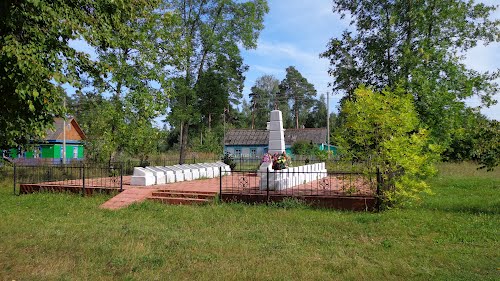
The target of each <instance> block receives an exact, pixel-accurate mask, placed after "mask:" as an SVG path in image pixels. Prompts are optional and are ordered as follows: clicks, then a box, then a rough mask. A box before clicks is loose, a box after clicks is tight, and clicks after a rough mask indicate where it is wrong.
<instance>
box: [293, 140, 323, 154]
mask: <svg viewBox="0 0 500 281" xmlns="http://www.w3.org/2000/svg"><path fill="white" fill-rule="evenodd" d="M315 149H317V147H316V145H314V144H313V143H312V142H308V141H296V142H295V143H294V144H293V145H292V153H293V154H294V155H312V154H313V153H314V152H315Z"/></svg>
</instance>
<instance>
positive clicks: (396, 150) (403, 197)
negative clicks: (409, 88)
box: [336, 87, 439, 205]
mask: <svg viewBox="0 0 500 281" xmlns="http://www.w3.org/2000/svg"><path fill="white" fill-rule="evenodd" d="M342 114H343V115H344V116H345V118H346V120H345V123H344V124H343V126H342V127H341V128H340V129H339V131H338V133H337V135H336V137H337V141H338V143H339V146H340V147H341V148H342V149H344V152H343V154H344V156H347V157H349V158H351V159H352V161H369V162H370V163H371V164H372V165H374V166H375V167H376V168H377V170H378V171H380V173H381V175H382V181H383V186H382V187H383V189H382V192H383V194H382V199H383V200H384V201H385V202H386V204H388V205H392V204H397V203H405V201H407V200H408V199H418V198H419V195H420V194H421V193H422V192H424V193H429V192H430V188H429V186H428V185H427V184H426V183H425V181H424V180H425V179H426V178H427V177H428V176H430V175H432V174H433V173H434V168H433V163H434V162H435V161H436V157H437V153H438V152H439V147H438V146H437V145H433V144H431V143H430V142H429V139H428V132H427V130H425V129H421V128H419V120H418V117H417V114H416V112H415V108H414V106H413V103H412V97H411V96H410V95H407V94H404V93H403V92H401V91H398V92H396V93H393V92H390V91H388V90H384V91H382V92H381V93H374V92H373V91H372V90H370V89H367V88H364V87H361V88H359V89H357V90H356V91H355V92H354V96H353V101H346V102H345V103H344V106H343V107H342ZM372 172H373V170H372Z"/></svg>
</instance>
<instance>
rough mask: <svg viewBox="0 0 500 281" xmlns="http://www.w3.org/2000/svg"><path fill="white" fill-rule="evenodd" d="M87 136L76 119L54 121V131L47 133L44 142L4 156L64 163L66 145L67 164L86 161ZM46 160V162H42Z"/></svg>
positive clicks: (15, 150)
mask: <svg viewBox="0 0 500 281" xmlns="http://www.w3.org/2000/svg"><path fill="white" fill-rule="evenodd" d="M84 140H85V134H84V133H83V131H82V129H81V128H80V126H79V125H78V123H77V122H76V120H75V119H74V118H69V119H68V120H66V121H64V119H63V118H56V119H54V130H49V131H47V133H46V137H45V140H44V141H43V142H39V143H34V144H33V145H32V146H31V148H29V149H27V150H24V151H23V150H20V149H16V148H12V149H10V150H9V151H7V152H6V153H5V152H4V156H6V157H9V158H11V159H18V160H21V159H33V160H31V161H44V162H52V163H61V162H63V154H64V148H63V144H64V143H66V153H65V155H64V157H66V162H67V163H69V162H71V161H75V160H83V159H84V145H83V141H84ZM5 154H7V155H5ZM40 159H46V160H40Z"/></svg>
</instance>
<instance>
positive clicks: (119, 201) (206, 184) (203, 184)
mask: <svg viewBox="0 0 500 281" xmlns="http://www.w3.org/2000/svg"><path fill="white" fill-rule="evenodd" d="M130 178H131V177H130V176H125V177H123V191H122V192H121V193H119V194H117V195H116V196H115V197H113V198H111V199H109V200H108V201H106V202H104V204H102V205H101V208H103V209H110V210H117V209H121V208H125V207H127V206H129V205H131V204H133V203H137V202H142V201H144V200H146V199H147V198H148V197H150V196H151V195H152V193H153V192H154V191H157V190H161V189H168V190H172V191H174V190H175V191H179V192H193V191H194V192H218V191H219V181H220V179H219V178H218V177H217V178H213V179H201V180H193V181H183V182H176V183H169V184H160V185H154V186H131V185H130Z"/></svg>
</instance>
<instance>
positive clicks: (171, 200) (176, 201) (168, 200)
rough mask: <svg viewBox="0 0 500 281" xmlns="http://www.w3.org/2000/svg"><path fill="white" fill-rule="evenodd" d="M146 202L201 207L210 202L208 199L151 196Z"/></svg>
mask: <svg viewBox="0 0 500 281" xmlns="http://www.w3.org/2000/svg"><path fill="white" fill-rule="evenodd" d="M148 200H151V201H156V202H161V203H164V204H169V205H202V204H209V203H210V202H212V200H209V199H199V198H187V197H158V196H151V197H148Z"/></svg>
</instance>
